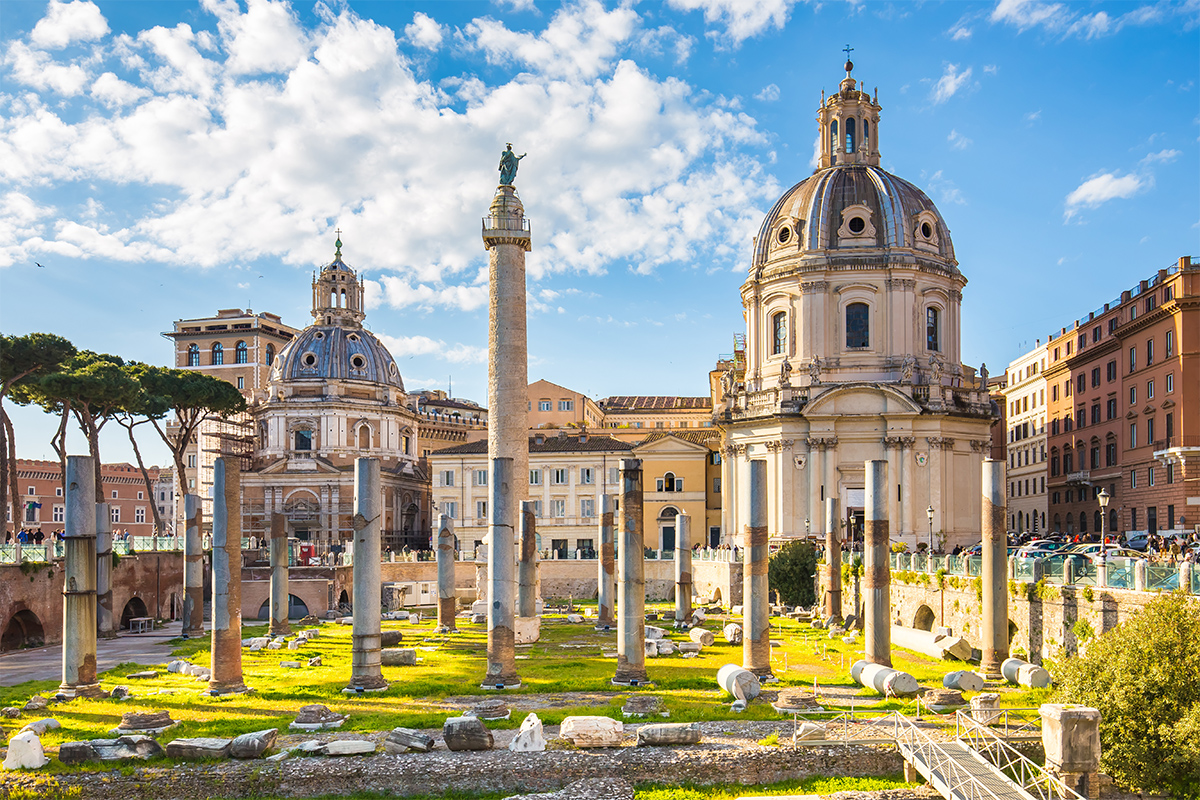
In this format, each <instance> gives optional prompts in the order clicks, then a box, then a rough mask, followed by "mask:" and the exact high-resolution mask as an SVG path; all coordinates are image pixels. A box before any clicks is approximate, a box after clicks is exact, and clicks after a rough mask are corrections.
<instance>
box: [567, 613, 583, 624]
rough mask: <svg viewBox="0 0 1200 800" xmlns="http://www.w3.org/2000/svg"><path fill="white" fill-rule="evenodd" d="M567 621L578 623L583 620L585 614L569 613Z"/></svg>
mask: <svg viewBox="0 0 1200 800" xmlns="http://www.w3.org/2000/svg"><path fill="white" fill-rule="evenodd" d="M567 622H570V623H571V624H572V625H578V624H579V623H581V622H583V615H582V614H567Z"/></svg>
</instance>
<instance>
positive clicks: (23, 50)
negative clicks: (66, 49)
mask: <svg viewBox="0 0 1200 800" xmlns="http://www.w3.org/2000/svg"><path fill="white" fill-rule="evenodd" d="M4 63H5V65H7V66H9V67H11V68H12V69H11V74H12V77H13V79H14V80H16V81H17V82H18V83H20V84H23V85H25V86H30V87H32V88H34V89H41V90H50V91H53V92H57V93H58V94H61V95H64V96H66V97H72V96H74V95H77V94H79V93H80V92H81V91H83V87H84V85H85V84H86V83H87V81H88V74H87V71H86V70H84V69H83V67H81V66H79V65H78V64H59V63H58V62H56V61H53V60H52V59H51V58H50V56H49V55H48V54H46V53H45V52H43V51H41V50H34V49H33V48H31V47H29V46H28V45H26V44H25V43H24V42H13V43H12V45H11V46H10V47H9V48H8V55H7V56H6V57H5V59H4Z"/></svg>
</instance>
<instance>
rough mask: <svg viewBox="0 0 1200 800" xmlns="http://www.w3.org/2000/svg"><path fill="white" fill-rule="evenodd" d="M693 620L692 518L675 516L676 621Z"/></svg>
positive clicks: (686, 515)
mask: <svg viewBox="0 0 1200 800" xmlns="http://www.w3.org/2000/svg"><path fill="white" fill-rule="evenodd" d="M691 618H692V518H691V516H690V515H688V514H676V515H675V621H676V622H689V621H691Z"/></svg>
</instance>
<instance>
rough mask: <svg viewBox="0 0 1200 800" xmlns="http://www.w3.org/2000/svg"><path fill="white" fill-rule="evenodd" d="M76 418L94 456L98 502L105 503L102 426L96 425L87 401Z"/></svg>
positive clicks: (90, 454) (76, 414) (77, 411)
mask: <svg viewBox="0 0 1200 800" xmlns="http://www.w3.org/2000/svg"><path fill="white" fill-rule="evenodd" d="M75 418H76V419H77V420H78V421H79V429H80V430H81V431H83V435H84V436H86V437H87V440H88V455H89V456H91V457H92V469H93V470H95V473H96V502H97V503H103V502H104V500H103V498H104V478H103V476H102V473H101V470H100V428H98V427H97V426H96V418H95V417H94V416H93V415H92V412H91V409H89V408H88V407H87V404H86V403H84V404H83V405H82V406H80V408H79V409H77V410H76V412H75Z"/></svg>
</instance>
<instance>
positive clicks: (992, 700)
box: [971, 692, 1001, 725]
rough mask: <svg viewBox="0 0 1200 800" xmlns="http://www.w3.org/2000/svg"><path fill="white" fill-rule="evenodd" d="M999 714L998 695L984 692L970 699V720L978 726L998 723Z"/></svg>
mask: <svg viewBox="0 0 1200 800" xmlns="http://www.w3.org/2000/svg"><path fill="white" fill-rule="evenodd" d="M1000 714H1001V712H1000V695H998V694H995V693H992V692H985V693H983V694H977V695H975V696H974V697H972V698H971V719H973V720H975V721H976V722H978V723H979V724H980V725H991V724H993V723H995V722H999V721H1000Z"/></svg>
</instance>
